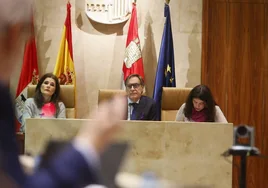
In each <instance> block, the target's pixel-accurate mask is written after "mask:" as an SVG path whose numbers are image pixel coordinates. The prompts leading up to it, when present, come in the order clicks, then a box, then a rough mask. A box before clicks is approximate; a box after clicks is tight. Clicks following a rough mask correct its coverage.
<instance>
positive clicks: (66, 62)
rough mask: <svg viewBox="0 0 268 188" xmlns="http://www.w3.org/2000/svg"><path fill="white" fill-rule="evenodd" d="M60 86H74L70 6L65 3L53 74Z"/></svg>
mask: <svg viewBox="0 0 268 188" xmlns="http://www.w3.org/2000/svg"><path fill="white" fill-rule="evenodd" d="M53 73H54V74H55V75H56V76H57V77H58V78H59V82H60V84H61V85H74V86H75V84H76V82H75V70H74V62H73V45H72V27H71V4H70V3H69V2H68V3H67V16H66V20H65V24H64V27H63V32H62V38H61V43H60V49H59V53H58V57H57V62H56V65H55V68H54V72H53Z"/></svg>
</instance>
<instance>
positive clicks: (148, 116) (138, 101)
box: [125, 74, 157, 121]
mask: <svg viewBox="0 0 268 188" xmlns="http://www.w3.org/2000/svg"><path fill="white" fill-rule="evenodd" d="M125 86H126V92H127V96H128V116H127V117H128V120H149V121H150V120H151V121H156V120H157V119H156V104H155V101H154V100H153V99H151V98H150V97H147V96H143V95H142V93H143V90H144V81H143V79H142V77H141V76H140V75H138V74H131V75H129V76H128V77H127V78H126V80H125Z"/></svg>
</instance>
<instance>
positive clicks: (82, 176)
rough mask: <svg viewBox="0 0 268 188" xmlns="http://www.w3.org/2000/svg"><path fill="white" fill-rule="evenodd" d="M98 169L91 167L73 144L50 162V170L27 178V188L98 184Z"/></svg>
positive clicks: (42, 170)
mask: <svg viewBox="0 0 268 188" xmlns="http://www.w3.org/2000/svg"><path fill="white" fill-rule="evenodd" d="M98 173H99V172H98V169H97V168H94V166H90V165H89V164H88V162H87V161H86V159H85V158H84V156H82V154H81V153H80V152H78V151H77V150H76V149H75V148H74V147H73V145H72V144H70V145H68V146H67V147H66V148H65V149H64V150H63V151H62V152H60V153H59V154H58V155H56V157H55V158H54V159H53V160H52V161H51V162H50V164H49V165H48V168H45V169H40V170H39V171H37V172H36V173H35V174H34V175H33V176H31V177H29V178H27V180H26V182H25V184H24V186H23V187H25V188H29V187H31V188H37V187H38V188H48V187H49V188H61V187H83V186H85V185H88V184H98V183H99V176H98Z"/></svg>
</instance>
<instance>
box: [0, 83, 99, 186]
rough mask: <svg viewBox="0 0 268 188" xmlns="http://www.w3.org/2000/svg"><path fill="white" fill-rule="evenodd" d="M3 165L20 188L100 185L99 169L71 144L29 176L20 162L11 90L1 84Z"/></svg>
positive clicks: (0, 146) (1, 147) (0, 109)
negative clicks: (46, 164)
mask: <svg viewBox="0 0 268 188" xmlns="http://www.w3.org/2000/svg"><path fill="white" fill-rule="evenodd" d="M0 153H1V156H0V159H1V161H0V164H1V169H2V171H4V172H5V173H6V174H7V175H8V176H9V177H10V178H11V179H13V181H14V182H15V183H17V185H19V187H25V188H26V187H27V188H30V187H31V188H35V187H38V188H43V187H44V188H62V187H67V188H74V187H81V186H84V185H87V184H93V183H98V177H97V175H96V174H97V173H96V172H97V170H95V169H94V168H92V167H91V166H90V164H88V163H87V161H86V160H85V159H84V157H83V156H82V155H81V154H80V153H79V152H78V151H77V150H75V148H73V146H72V145H71V144H70V145H68V147H66V148H65V149H64V150H63V151H61V152H60V153H59V154H58V155H57V156H55V157H54V159H53V160H52V161H51V162H50V164H49V166H48V167H47V168H45V169H40V170H39V171H38V172H36V173H35V174H34V175H33V176H31V177H27V176H26V175H25V174H24V172H23V170H22V167H21V165H20V163H19V159H18V147H17V142H16V136H15V115H14V111H13V103H12V100H11V97H10V94H9V88H8V87H6V86H3V85H1V84H0Z"/></svg>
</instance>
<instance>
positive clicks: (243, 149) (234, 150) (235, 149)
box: [223, 145, 260, 188]
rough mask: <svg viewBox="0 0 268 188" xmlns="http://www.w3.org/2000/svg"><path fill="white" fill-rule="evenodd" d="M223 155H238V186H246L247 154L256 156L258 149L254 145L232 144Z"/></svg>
mask: <svg viewBox="0 0 268 188" xmlns="http://www.w3.org/2000/svg"><path fill="white" fill-rule="evenodd" d="M223 155H224V156H229V155H232V156H240V178H239V188H246V187H247V184H246V182H247V181H246V180H247V179H246V174H247V157H248V156H258V155H260V151H259V149H258V148H256V147H249V146H241V145H236V146H232V147H231V148H230V149H229V150H227V151H226V152H224V154H223Z"/></svg>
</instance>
